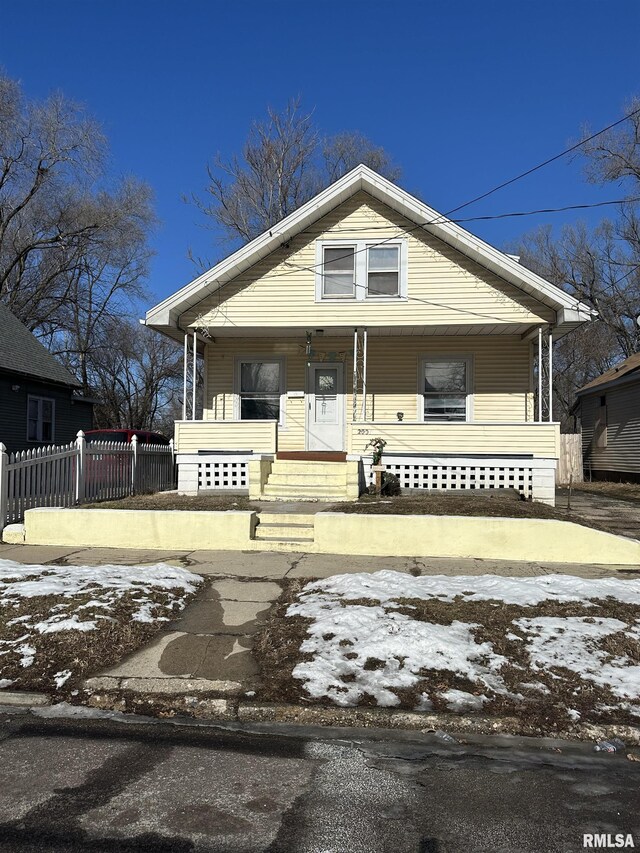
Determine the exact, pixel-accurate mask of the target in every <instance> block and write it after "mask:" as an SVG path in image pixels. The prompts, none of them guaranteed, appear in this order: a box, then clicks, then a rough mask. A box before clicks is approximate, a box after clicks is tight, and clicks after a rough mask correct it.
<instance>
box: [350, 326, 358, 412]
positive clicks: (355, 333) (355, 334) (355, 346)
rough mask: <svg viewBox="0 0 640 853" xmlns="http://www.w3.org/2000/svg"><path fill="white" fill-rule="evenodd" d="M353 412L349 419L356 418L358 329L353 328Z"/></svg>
mask: <svg viewBox="0 0 640 853" xmlns="http://www.w3.org/2000/svg"><path fill="white" fill-rule="evenodd" d="M352 402H353V413H352V418H351V420H352V421H353V422H354V423H355V422H356V420H357V419H358V329H357V328H355V329H354V330H353V395H352Z"/></svg>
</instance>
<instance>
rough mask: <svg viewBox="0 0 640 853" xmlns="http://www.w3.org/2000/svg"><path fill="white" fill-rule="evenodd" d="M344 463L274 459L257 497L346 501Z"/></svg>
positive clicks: (345, 471)
mask: <svg viewBox="0 0 640 853" xmlns="http://www.w3.org/2000/svg"><path fill="white" fill-rule="evenodd" d="M349 499H350V498H349V494H348V492H347V464H346V463H345V462H320V461H317V460H314V461H309V460H307V459H278V458H276V459H275V460H274V462H273V465H272V468H271V473H270V474H269V478H268V480H267V482H266V484H265V486H264V488H263V493H262V495H261V500H266V501H270V500H272V501H273V500H276V501H277V500H286V501H347V500H349Z"/></svg>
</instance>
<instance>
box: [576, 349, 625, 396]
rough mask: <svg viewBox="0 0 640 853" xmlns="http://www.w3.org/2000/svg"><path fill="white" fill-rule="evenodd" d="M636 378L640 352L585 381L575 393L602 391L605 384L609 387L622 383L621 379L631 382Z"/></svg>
mask: <svg viewBox="0 0 640 853" xmlns="http://www.w3.org/2000/svg"><path fill="white" fill-rule="evenodd" d="M636 379H637V380H640V352H637V353H634V355H630V356H629V358H627V359H625V360H624V361H622V362H620V364H616V365H615V367H612V368H610V370H605V372H604V373H602V374H601V375H600V376H598V377H596V379H592V381H591V382H587V384H586V385H583V386H582V388H579V389H578V391H576V394H577V395H578V396H580V395H581V394H588V393H589V392H591V391H604V390H605V386H606V387H607V388H611V387H612V386H613V385H622V384H623V381H624V382H631V381H634V380H636Z"/></svg>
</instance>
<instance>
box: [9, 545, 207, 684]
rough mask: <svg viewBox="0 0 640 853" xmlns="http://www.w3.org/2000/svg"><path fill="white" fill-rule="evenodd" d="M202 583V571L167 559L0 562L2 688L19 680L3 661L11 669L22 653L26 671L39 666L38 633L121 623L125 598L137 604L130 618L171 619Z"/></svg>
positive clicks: (67, 673) (64, 673)
mask: <svg viewBox="0 0 640 853" xmlns="http://www.w3.org/2000/svg"><path fill="white" fill-rule="evenodd" d="M201 582H202V578H200V577H199V576H198V575H194V574H192V573H191V572H189V571H187V570H186V569H181V568H179V567H176V566H169V565H167V564H165V563H157V564H155V565H150V566H118V565H106V566H56V565H49V566H42V565H24V564H22V563H15V562H13V561H12V560H0V623H1V622H2V621H3V619H4V618H5V617H7V616H8V615H9V618H6V620H5V626H6V627H5V630H4V636H0V689H2V688H6V687H9V686H11V685H12V684H14V683H15V678H14V679H8V678H3V677H2V676H3V663H4V668H5V669H6V668H7V662H8V661H9V659H10V658H13V660H14V662H15V660H16V657H17V660H18V662H19V666H20V667H21V668H23V669H27V668H29V667H32V666H34V663H36V668H37V661H36V655H37V650H36V645H37V643H36V640H35V638H36V637H38V636H42V635H47V634H60V633H61V632H82V633H86V632H91V631H96V630H97V629H99V628H100V627H103V626H105V625H106V624H108V623H116V621H117V620H116V619H115V618H114V616H113V613H114V608H115V607H116V605H118V604H119V603H120V602H121V601H122V600H123V598H124V597H125V596H126V597H127V598H128V599H129V600H130V601H131V602H133V605H134V606H133V611H132V612H131V615H130V617H129V618H130V619H131V620H132V621H133V622H139V623H153V622H165V621H168V620H169V618H170V614H171V613H173V612H174V611H175V610H181V609H182V608H183V607H184V605H185V602H186V597H187V596H188V595H191V594H192V593H195V592H196V590H197V587H198V585H199V584H200V583H201ZM87 597H89V600H87ZM48 599H50V600H48ZM159 599H161V602H162V604H161V606H159ZM30 600H34V605H33V608H30V607H29V601H30ZM35 600H37V601H35ZM25 608H27V610H28V611H29V612H27V613H26V614H23V615H19V616H15V617H14V618H11V617H10V614H11V612H12V611H15V610H20V609H25ZM31 610H32V612H31ZM43 617H44V618H43ZM34 643H35V644H36V645H34ZM7 656H9V657H7ZM3 658H4V661H3ZM69 663H71V661H69ZM71 675H72V671H71V670H70V669H67V668H66V667H63V668H61V669H60V671H59V672H56V673H55V674H54V675H53V676H52V678H53V681H54V682H55V685H56V687H57V688H60V687H62V686H63V685H64V684H65V683H66V682H67V680H68V679H69V678H70V677H71Z"/></svg>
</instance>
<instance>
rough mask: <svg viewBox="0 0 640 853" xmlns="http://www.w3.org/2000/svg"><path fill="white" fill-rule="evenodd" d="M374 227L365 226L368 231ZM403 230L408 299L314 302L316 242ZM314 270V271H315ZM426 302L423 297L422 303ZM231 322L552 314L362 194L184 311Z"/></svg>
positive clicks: (203, 321) (207, 320)
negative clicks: (405, 248)
mask: <svg viewBox="0 0 640 853" xmlns="http://www.w3.org/2000/svg"><path fill="white" fill-rule="evenodd" d="M369 228H371V229H373V230H371V231H368V230H367V229H369ZM405 229H408V230H410V233H408V234H406V235H403V238H402V239H406V241H407V269H408V295H409V300H408V301H407V300H383V301H375V300H365V301H360V302H355V301H344V302H339V303H336V302H324V303H323V302H318V303H316V301H315V273H314V269H313V267H314V266H315V264H316V242H317V241H318V240H331V239H334V240H338V239H339V240H351V239H353V240H369V239H374V240H384V239H385V238H388V237H395V236H397V235H398V234H399V233H400V232H402V231H404V230H405ZM310 268H311V269H310ZM420 300H424V301H420ZM196 318H197V322H198V325H200V326H208V327H210V328H212V329H215V328H216V327H226V328H232V327H235V326H239V327H242V326H245V327H254V328H257V327H280V326H294V327H295V326H297V327H302V328H306V327H308V326H312V327H318V326H320V327H322V326H324V327H330V326H340V325H356V324H357V325H367V326H369V327H372V326H385V327H393V326H402V325H444V326H446V325H451V324H462V325H478V324H495V323H507V324H508V323H535V322H539V321H540V320H541V319H542V320H543V321H550V320H553V319H554V312H553V311H552V310H551V309H549V308H547V307H546V306H544V305H542V304H541V303H539V302H538V301H536V300H535V299H534V298H533V297H531V296H529V295H528V294H526V293H524V292H523V291H521V290H520V289H519V288H517V287H515V286H514V285H512V284H509V283H507V282H505V281H503V280H502V279H501V278H500V277H499V276H497V275H495V274H494V273H492V272H489V271H488V270H486V269H485V268H484V267H482V266H481V265H480V264H478V263H476V262H475V261H472V260H470V259H468V258H467V257H466V256H464V255H462V254H461V253H459V252H457V251H456V250H455V249H452V248H451V247H449V246H448V245H447V244H445V243H443V242H441V241H440V240H438V239H437V238H435V237H433V236H432V235H431V234H428V233H427V232H425V231H423V230H422V229H417V228H416V226H415V224H414V223H411V222H409V220H407V219H404V218H403V217H402V216H400V215H399V214H397V213H395V212H394V211H393V210H391V209H390V208H388V207H386V206H385V205H384V204H382V202H379V201H377V200H376V199H374V198H372V197H371V196H369V195H368V194H366V193H364V192H360V193H358V194H356V195H355V196H353V197H352V198H351V199H349V200H348V201H345V202H343V203H342V204H341V205H339V206H338V207H336V208H335V210H333V211H332V212H331V213H330V214H328V215H327V216H325V217H323V218H322V219H320V220H318V221H317V222H316V223H314V224H313V225H312V226H310V227H309V228H308V229H307V230H306V231H304V232H303V233H301V234H299V235H298V236H297V237H295V238H293V239H292V240H291V242H290V243H289V245H288V247H282V248H281V249H279V250H277V251H275V252H273V253H272V254H271V255H269V256H268V257H267V258H265V259H263V260H262V261H260V262H258V263H257V264H255V266H253V267H252V268H251V269H250V270H248V271H247V272H245V273H243V274H242V275H240V276H238V278H236V279H234V280H232V281H230V282H227V283H225V284H224V285H223V286H222V288H221V289H220V290H219V291H218V292H216V293H215V294H213V295H212V296H210V297H207V298H206V299H204V300H203V301H202V302H200V303H199V304H198V305H196V306H194V308H192V309H191V310H190V311H188V312H186V313H185V314H184V315H182V317H181V319H180V325H181V326H184V325H186V324H193V323H194V322H195V321H196Z"/></svg>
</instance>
